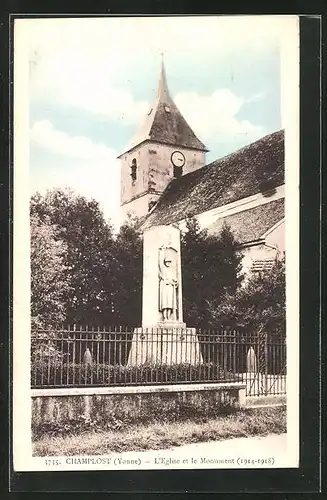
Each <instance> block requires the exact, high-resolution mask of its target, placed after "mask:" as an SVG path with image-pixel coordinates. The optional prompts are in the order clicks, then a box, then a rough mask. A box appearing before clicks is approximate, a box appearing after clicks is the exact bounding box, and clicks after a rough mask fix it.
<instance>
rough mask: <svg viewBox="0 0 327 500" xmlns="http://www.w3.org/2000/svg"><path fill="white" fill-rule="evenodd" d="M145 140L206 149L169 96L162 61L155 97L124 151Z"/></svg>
mask: <svg viewBox="0 0 327 500" xmlns="http://www.w3.org/2000/svg"><path fill="white" fill-rule="evenodd" d="M145 141H153V142H159V143H163V144H170V145H172V146H176V147H177V146H184V147H185V148H191V149H196V150H201V151H208V150H207V148H206V147H205V145H204V144H203V143H202V142H201V141H200V139H198V138H197V137H196V135H195V133H194V132H193V130H192V129H191V127H190V126H189V124H188V123H187V121H186V120H185V118H184V117H183V115H182V113H181V112H180V111H179V109H178V108H177V106H176V104H175V103H174V101H173V99H172V98H171V96H170V94H169V90H168V85H167V79H166V72H165V67H164V63H163V62H162V66H161V74H160V79H159V86H158V92H157V98H156V100H155V102H154V104H153V105H152V108H151V109H150V110H149V112H148V114H147V116H146V117H145V119H144V121H143V123H142V124H141V126H140V128H139V129H138V130H137V132H136V134H135V135H134V137H133V138H132V139H131V141H130V142H129V144H128V145H127V147H126V149H125V152H128V151H130V150H131V149H133V148H134V147H136V146H138V145H139V144H142V143H143V142H145ZM122 154H123V153H122ZM122 154H121V155H122ZM121 155H120V156H121Z"/></svg>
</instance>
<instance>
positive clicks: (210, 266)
mask: <svg viewBox="0 0 327 500" xmlns="http://www.w3.org/2000/svg"><path fill="white" fill-rule="evenodd" d="M241 260H242V256H241V254H240V253H239V252H238V250H237V242H236V241H235V240H234V238H233V235H232V233H231V231H230V230H229V228H228V227H227V226H226V225H225V226H224V227H223V229H222V231H221V233H220V235H219V236H209V235H208V234H207V231H205V230H201V229H200V226H199V223H198V222H197V220H196V219H195V218H193V219H189V220H188V221H187V223H186V231H185V232H184V233H183V235H182V280H183V302H184V304H183V309H184V321H186V323H187V324H189V325H192V326H202V327H203V326H206V325H208V324H210V311H209V308H208V303H210V302H212V301H215V302H216V303H218V304H219V303H220V301H221V298H222V297H223V295H224V294H225V293H230V294H233V293H235V291H236V289H237V287H238V286H239V284H240V283H241V282H242V279H243V276H242V274H241V268H242V267H241Z"/></svg>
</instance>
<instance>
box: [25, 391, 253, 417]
mask: <svg viewBox="0 0 327 500" xmlns="http://www.w3.org/2000/svg"><path fill="white" fill-rule="evenodd" d="M245 392H246V386H245V384H242V383H224V384H222V383H208V384H183V385H165V386H134V387H85V388H57V389H33V390H32V391H31V393H32V422H33V425H34V426H38V425H39V424H42V423H44V422H65V421H67V420H72V419H75V418H79V417H80V416H81V415H84V417H85V418H91V419H93V418H94V419H97V418H99V417H100V418H105V416H106V415H109V414H110V415H115V416H116V417H118V418H127V419H129V420H130V422H131V423H133V422H137V421H138V420H141V419H142V417H143V418H144V415H151V412H152V410H153V411H155V412H156V413H157V412H158V408H159V409H160V411H161V412H162V415H164V414H165V413H166V412H169V411H175V412H176V411H180V409H181V408H184V409H185V408H187V409H188V410H189V413H190V415H192V408H194V409H196V408H199V407H200V408H201V409H202V410H204V411H205V410H206V409H207V410H208V413H209V410H210V411H211V410H212V408H213V407H214V408H216V409H217V413H219V409H221V410H223V409H226V407H227V408H234V409H238V408H241V407H244V406H245Z"/></svg>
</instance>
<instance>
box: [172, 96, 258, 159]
mask: <svg viewBox="0 0 327 500" xmlns="http://www.w3.org/2000/svg"><path fill="white" fill-rule="evenodd" d="M250 99H251V98H250ZM255 99H257V97H255ZM175 102H176V104H177V106H178V107H179V109H180V111H181V112H182V113H183V115H184V116H185V118H186V120H187V121H188V122H189V123H190V124H191V126H192V128H193V129H194V131H195V132H196V133H197V134H198V135H199V137H200V138H201V139H203V141H204V142H205V143H206V145H207V146H208V147H210V143H211V144H215V146H216V147H218V149H221V150H224V151H226V148H227V150H228V147H229V146H230V147H231V148H232V149H233V145H235V143H237V144H238V147H241V146H243V145H245V144H248V143H250V142H252V141H254V140H256V139H258V138H260V137H262V136H263V135H264V134H265V129H264V127H262V126H261V125H255V124H253V123H251V122H250V121H248V120H243V119H239V118H238V117H237V114H238V112H239V111H240V110H241V108H242V106H243V105H244V104H245V103H246V102H249V99H247V100H246V99H244V98H243V97H240V96H237V95H235V94H234V93H233V92H232V91H231V90H229V89H218V90H216V91H215V92H214V93H213V94H212V95H210V96H203V95H199V94H197V93H196V92H182V93H179V94H177V95H176V96H175ZM228 152H231V151H228Z"/></svg>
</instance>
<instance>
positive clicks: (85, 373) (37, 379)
mask: <svg viewBox="0 0 327 500" xmlns="http://www.w3.org/2000/svg"><path fill="white" fill-rule="evenodd" d="M48 375H49V377H48ZM31 380H32V384H33V387H41V386H42V387H45V386H64V385H67V383H68V384H69V385H79V386H82V385H131V384H137V385H138V384H151V383H169V382H176V383H178V382H188V381H189V382H198V381H208V380H215V381H217V382H226V381H228V382H231V381H235V380H238V378H237V377H236V376H235V375H234V374H233V373H231V372H228V371H227V370H223V369H222V368H221V367H220V366H218V365H217V364H215V363H202V364H201V365H194V364H191V363H178V364H174V365H165V364H150V363H148V364H144V365H138V366H137V365H108V364H94V365H92V366H90V365H84V364H77V363H76V364H73V363H66V362H63V363H60V362H58V361H56V360H55V361H54V362H51V360H50V359H48V360H47V361H45V362H44V361H41V360H40V361H38V360H34V362H33V363H31Z"/></svg>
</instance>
